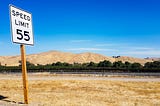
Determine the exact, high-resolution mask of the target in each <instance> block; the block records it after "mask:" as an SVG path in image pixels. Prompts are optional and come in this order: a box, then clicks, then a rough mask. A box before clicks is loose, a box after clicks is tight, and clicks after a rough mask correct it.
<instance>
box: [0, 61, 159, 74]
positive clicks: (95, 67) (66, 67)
mask: <svg viewBox="0 0 160 106" xmlns="http://www.w3.org/2000/svg"><path fill="white" fill-rule="evenodd" d="M19 63H20V65H19V66H3V65H1V64H0V72H20V71H21V61H20V62H19ZM26 65H27V69H28V71H29V72H56V71H57V72H60V71H64V72H65V71H70V72H75V71H84V72H93V71H95V72H99V71H100V72H102V71H104V72H160V61H154V62H147V63H145V64H144V65H141V64H140V63H130V62H124V63H123V62H122V61H117V62H113V63H112V62H110V61H107V60H104V61H100V62H99V63H94V62H89V63H82V64H81V63H73V64H70V63H66V62H56V63H52V64H46V65H40V64H37V65H34V64H32V63H30V62H28V61H27V62H26Z"/></svg>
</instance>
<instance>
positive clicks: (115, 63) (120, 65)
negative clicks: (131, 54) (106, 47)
mask: <svg viewBox="0 0 160 106" xmlns="http://www.w3.org/2000/svg"><path fill="white" fill-rule="evenodd" d="M124 66H125V65H124V63H122V61H117V62H114V63H113V67H115V68H122V67H124Z"/></svg>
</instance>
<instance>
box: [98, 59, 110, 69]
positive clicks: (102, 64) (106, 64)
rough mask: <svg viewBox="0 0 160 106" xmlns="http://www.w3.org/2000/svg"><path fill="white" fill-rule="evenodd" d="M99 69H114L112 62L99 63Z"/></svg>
mask: <svg viewBox="0 0 160 106" xmlns="http://www.w3.org/2000/svg"><path fill="white" fill-rule="evenodd" d="M98 67H112V63H111V62H110V61H107V60H104V61H101V62H99V63H98Z"/></svg>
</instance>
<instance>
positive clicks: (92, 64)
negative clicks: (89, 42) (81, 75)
mask: <svg viewBox="0 0 160 106" xmlns="http://www.w3.org/2000/svg"><path fill="white" fill-rule="evenodd" d="M87 67H96V64H95V63H94V62H90V63H89V64H88V66H87Z"/></svg>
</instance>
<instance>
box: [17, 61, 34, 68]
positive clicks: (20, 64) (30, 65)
mask: <svg viewBox="0 0 160 106" xmlns="http://www.w3.org/2000/svg"><path fill="white" fill-rule="evenodd" d="M19 66H22V62H21V60H20V61H19ZM26 66H27V67H33V66H35V65H34V64H33V63H30V62H29V61H26Z"/></svg>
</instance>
